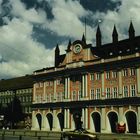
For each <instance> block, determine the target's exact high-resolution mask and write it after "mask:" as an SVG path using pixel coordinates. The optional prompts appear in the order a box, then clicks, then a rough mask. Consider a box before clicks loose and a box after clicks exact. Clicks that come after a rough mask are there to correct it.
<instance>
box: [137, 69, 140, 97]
mask: <svg viewBox="0 0 140 140" xmlns="http://www.w3.org/2000/svg"><path fill="white" fill-rule="evenodd" d="M137 91H138V96H140V68H137Z"/></svg>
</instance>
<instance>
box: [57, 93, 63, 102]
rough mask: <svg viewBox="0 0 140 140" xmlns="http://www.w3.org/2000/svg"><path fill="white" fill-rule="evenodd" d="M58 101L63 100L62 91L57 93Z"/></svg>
mask: <svg viewBox="0 0 140 140" xmlns="http://www.w3.org/2000/svg"><path fill="white" fill-rule="evenodd" d="M57 101H58V102H61V101H62V92H58V93H57Z"/></svg>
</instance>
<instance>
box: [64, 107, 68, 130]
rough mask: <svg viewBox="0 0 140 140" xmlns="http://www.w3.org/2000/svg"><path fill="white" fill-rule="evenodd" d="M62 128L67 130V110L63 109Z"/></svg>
mask: <svg viewBox="0 0 140 140" xmlns="http://www.w3.org/2000/svg"><path fill="white" fill-rule="evenodd" d="M64 128H67V110H66V109H64Z"/></svg>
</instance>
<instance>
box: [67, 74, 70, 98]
mask: <svg viewBox="0 0 140 140" xmlns="http://www.w3.org/2000/svg"><path fill="white" fill-rule="evenodd" d="M67 83H68V85H67V86H68V89H67V92H68V93H67V94H68V99H70V77H68V79H67Z"/></svg>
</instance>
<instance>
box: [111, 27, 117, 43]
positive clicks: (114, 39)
mask: <svg viewBox="0 0 140 140" xmlns="http://www.w3.org/2000/svg"><path fill="white" fill-rule="evenodd" d="M112 42H113V43H117V42H118V32H117V30H116V26H115V25H114V29H113V33H112Z"/></svg>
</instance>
